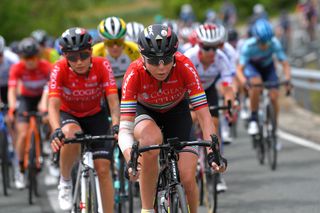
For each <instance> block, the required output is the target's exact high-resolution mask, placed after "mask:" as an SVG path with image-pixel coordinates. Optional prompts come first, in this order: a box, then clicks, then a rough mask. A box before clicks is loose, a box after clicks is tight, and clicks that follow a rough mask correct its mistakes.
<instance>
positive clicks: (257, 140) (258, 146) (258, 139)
mask: <svg viewBox="0 0 320 213" xmlns="http://www.w3.org/2000/svg"><path fill="white" fill-rule="evenodd" d="M263 140H264V139H263V126H262V125H259V133H258V134H257V135H254V136H253V142H254V144H255V150H256V155H257V159H258V162H259V164H260V165H263V164H264V158H265V147H264V141H263Z"/></svg>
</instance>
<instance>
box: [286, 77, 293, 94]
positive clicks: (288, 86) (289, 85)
mask: <svg viewBox="0 0 320 213" xmlns="http://www.w3.org/2000/svg"><path fill="white" fill-rule="evenodd" d="M291 90H292V84H291V81H290V80H287V82H286V96H289V95H290V94H291Z"/></svg>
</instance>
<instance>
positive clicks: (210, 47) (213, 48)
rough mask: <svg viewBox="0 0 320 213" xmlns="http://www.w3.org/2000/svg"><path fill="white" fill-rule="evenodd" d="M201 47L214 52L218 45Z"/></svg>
mask: <svg viewBox="0 0 320 213" xmlns="http://www.w3.org/2000/svg"><path fill="white" fill-rule="evenodd" d="M201 49H203V50H204V51H206V52H209V51H210V50H213V52H216V51H217V49H218V47H214V46H205V45H203V46H201Z"/></svg>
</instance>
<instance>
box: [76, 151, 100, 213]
mask: <svg viewBox="0 0 320 213" xmlns="http://www.w3.org/2000/svg"><path fill="white" fill-rule="evenodd" d="M80 162H81V163H80V166H79V169H78V172H77V179H76V184H75V189H74V194H75V195H77V194H78V192H79V191H78V190H79V186H80V190H81V200H80V210H81V213H85V212H87V209H86V208H87V206H86V205H85V204H86V194H87V189H86V183H87V182H88V180H87V179H88V178H89V170H91V171H92V172H93V174H94V180H95V187H96V193H97V202H98V212H103V210H102V200H101V193H100V186H99V180H98V176H97V173H96V171H95V169H94V162H93V159H92V152H90V151H85V152H84V153H83V154H82V159H81V161H80ZM79 183H81V184H80V185H79ZM76 199H77V197H76V196H74V197H73V205H74V206H75V205H76V202H77V200H76Z"/></svg>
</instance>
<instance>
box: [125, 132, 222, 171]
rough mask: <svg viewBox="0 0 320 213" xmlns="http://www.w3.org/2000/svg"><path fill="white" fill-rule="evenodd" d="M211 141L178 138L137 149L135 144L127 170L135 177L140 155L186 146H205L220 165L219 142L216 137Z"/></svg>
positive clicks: (212, 136) (137, 145)
mask: <svg viewBox="0 0 320 213" xmlns="http://www.w3.org/2000/svg"><path fill="white" fill-rule="evenodd" d="M211 138H212V141H208V140H198V141H179V139H178V138H168V139H167V142H168V143H166V144H158V145H150V146H145V147H140V148H139V142H138V141H137V142H135V143H134V144H133V145H132V150H131V157H130V161H129V163H128V165H129V168H130V167H131V168H132V175H133V176H135V175H136V173H137V171H138V170H137V166H138V158H139V156H140V154H141V153H143V152H147V151H151V150H156V149H164V150H173V151H175V152H178V151H181V150H182V149H183V148H184V147H186V146H205V147H210V148H211V149H212V151H213V155H215V156H218V160H217V162H216V163H217V164H218V166H220V165H221V163H222V159H221V155H220V146H219V140H218V137H217V136H216V135H211Z"/></svg>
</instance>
